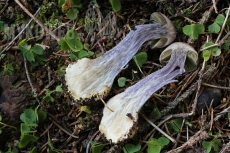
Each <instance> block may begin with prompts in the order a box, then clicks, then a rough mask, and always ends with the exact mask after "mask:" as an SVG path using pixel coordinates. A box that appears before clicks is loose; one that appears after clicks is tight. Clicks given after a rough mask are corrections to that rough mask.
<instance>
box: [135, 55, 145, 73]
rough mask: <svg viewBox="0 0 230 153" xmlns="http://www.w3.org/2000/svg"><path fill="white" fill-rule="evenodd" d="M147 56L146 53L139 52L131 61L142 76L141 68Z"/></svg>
mask: <svg viewBox="0 0 230 153" xmlns="http://www.w3.org/2000/svg"><path fill="white" fill-rule="evenodd" d="M147 58H148V55H147V53H146V52H139V53H137V54H136V55H135V56H134V57H133V60H134V62H135V64H136V65H137V67H138V69H139V70H140V72H141V73H142V74H143V72H142V70H141V67H142V65H143V64H144V63H145V62H146V61H147Z"/></svg>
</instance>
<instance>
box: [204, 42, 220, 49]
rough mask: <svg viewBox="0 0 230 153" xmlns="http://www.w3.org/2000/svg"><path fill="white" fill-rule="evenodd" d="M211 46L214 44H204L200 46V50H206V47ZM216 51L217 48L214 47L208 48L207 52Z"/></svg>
mask: <svg viewBox="0 0 230 153" xmlns="http://www.w3.org/2000/svg"><path fill="white" fill-rule="evenodd" d="M211 45H214V43H213V42H206V43H205V44H203V45H202V46H201V48H206V47H208V46H211ZM218 49H219V48H218V47H217V46H214V47H211V48H209V49H208V50H210V51H217V50H218Z"/></svg>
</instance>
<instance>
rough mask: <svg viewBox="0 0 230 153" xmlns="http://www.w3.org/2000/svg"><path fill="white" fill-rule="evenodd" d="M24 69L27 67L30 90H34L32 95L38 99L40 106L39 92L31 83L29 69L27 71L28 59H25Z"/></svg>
mask: <svg viewBox="0 0 230 153" xmlns="http://www.w3.org/2000/svg"><path fill="white" fill-rule="evenodd" d="M23 59H24V67H25V70H26V77H27V80H28V82H29V84H30V88H31V89H32V93H33V95H34V97H35V98H36V100H37V102H38V103H39V104H40V101H39V99H38V94H37V90H36V89H35V88H34V86H33V84H32V82H31V79H30V75H29V72H28V69H27V62H26V58H25V57H24V58H23Z"/></svg>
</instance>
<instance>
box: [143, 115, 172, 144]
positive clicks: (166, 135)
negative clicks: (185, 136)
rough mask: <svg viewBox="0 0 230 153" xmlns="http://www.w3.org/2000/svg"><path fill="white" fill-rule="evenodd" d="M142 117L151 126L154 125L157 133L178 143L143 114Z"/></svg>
mask: <svg viewBox="0 0 230 153" xmlns="http://www.w3.org/2000/svg"><path fill="white" fill-rule="evenodd" d="M139 114H141V116H142V117H143V118H144V119H145V120H146V121H147V122H148V123H149V124H150V125H152V126H153V127H154V128H155V129H156V130H157V131H159V132H160V133H161V134H163V135H164V136H165V137H166V138H168V139H169V140H171V141H172V142H173V143H176V141H175V140H174V139H173V138H172V137H170V136H169V135H168V134H167V133H165V132H164V131H162V130H161V129H160V128H159V127H158V126H156V125H155V124H154V123H153V122H151V121H150V120H149V119H148V118H147V117H145V115H143V114H142V113H139Z"/></svg>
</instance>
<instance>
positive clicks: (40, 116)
mask: <svg viewBox="0 0 230 153" xmlns="http://www.w3.org/2000/svg"><path fill="white" fill-rule="evenodd" d="M20 119H21V121H22V122H23V123H21V129H20V130H21V137H20V142H19V144H18V147H19V148H24V147H26V145H28V144H29V143H30V142H36V141H37V140H38V137H37V136H35V135H34V133H36V132H37V130H36V127H37V126H38V123H41V122H42V121H44V120H45V119H46V112H44V111H42V110H38V107H37V108H35V109H26V110H25V111H24V112H23V113H22V114H21V115H20Z"/></svg>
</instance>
